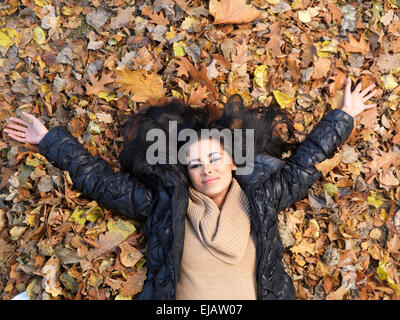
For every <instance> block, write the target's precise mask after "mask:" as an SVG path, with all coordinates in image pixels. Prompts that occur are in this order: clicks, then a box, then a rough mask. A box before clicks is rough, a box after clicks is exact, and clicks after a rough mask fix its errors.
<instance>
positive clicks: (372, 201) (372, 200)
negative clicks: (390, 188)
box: [368, 193, 383, 209]
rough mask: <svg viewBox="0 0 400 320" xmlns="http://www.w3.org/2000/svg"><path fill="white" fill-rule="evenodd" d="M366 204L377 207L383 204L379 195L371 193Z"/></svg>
mask: <svg viewBox="0 0 400 320" xmlns="http://www.w3.org/2000/svg"><path fill="white" fill-rule="evenodd" d="M368 204H369V205H371V206H374V207H375V208H376V209H378V208H379V207H380V206H381V205H382V204H383V201H382V200H381V197H380V196H379V195H377V194H375V193H373V194H372V195H371V196H369V197H368Z"/></svg>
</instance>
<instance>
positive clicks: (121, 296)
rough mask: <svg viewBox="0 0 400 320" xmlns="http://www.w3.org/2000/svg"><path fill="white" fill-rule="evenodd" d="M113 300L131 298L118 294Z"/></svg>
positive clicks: (130, 298)
mask: <svg viewBox="0 0 400 320" xmlns="http://www.w3.org/2000/svg"><path fill="white" fill-rule="evenodd" d="M115 300H132V297H131V296H124V295H122V294H119V295H117V296H116V297H115Z"/></svg>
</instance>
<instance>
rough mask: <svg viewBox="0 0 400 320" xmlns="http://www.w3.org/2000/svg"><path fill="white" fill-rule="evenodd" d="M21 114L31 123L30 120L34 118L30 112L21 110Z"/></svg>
mask: <svg viewBox="0 0 400 320" xmlns="http://www.w3.org/2000/svg"><path fill="white" fill-rule="evenodd" d="M22 114H23V115H24V116H25V117H27V118H28V119H29V121H28V122H30V123H32V120H34V119H36V117H35V116H34V115H31V114H29V113H26V112H24V111H22Z"/></svg>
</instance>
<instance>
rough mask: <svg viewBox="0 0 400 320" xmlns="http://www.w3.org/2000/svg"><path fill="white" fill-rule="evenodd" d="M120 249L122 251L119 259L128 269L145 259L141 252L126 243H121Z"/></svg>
mask: <svg viewBox="0 0 400 320" xmlns="http://www.w3.org/2000/svg"><path fill="white" fill-rule="evenodd" d="M119 247H120V249H121V254H120V256H119V258H120V259H121V263H122V264H123V265H124V266H125V267H127V268H129V267H133V266H135V264H136V263H137V262H138V261H139V260H140V259H141V258H142V257H143V254H142V253H141V252H140V251H139V250H137V249H136V248H134V247H132V246H130V245H129V244H127V243H126V242H123V243H121V244H120V245H119Z"/></svg>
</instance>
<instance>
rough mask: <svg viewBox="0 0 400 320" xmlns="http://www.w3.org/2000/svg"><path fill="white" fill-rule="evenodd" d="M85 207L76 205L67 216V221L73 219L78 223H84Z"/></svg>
mask: <svg viewBox="0 0 400 320" xmlns="http://www.w3.org/2000/svg"><path fill="white" fill-rule="evenodd" d="M85 212H86V209H85V208H82V207H81V206H76V208H75V210H74V212H73V213H72V215H71V216H70V217H69V219H68V221H73V222H75V223H77V224H79V225H84V224H85V222H86V214H85Z"/></svg>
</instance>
